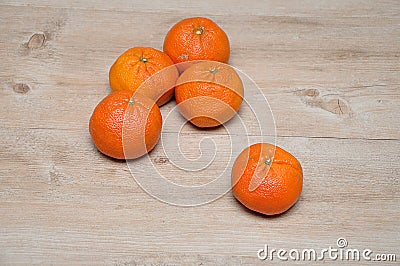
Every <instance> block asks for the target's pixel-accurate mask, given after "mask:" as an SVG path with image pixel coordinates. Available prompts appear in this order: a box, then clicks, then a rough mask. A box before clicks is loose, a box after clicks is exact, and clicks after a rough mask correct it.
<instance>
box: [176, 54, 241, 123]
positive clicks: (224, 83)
mask: <svg viewBox="0 0 400 266" xmlns="http://www.w3.org/2000/svg"><path fill="white" fill-rule="evenodd" d="M175 99H176V103H177V104H178V108H179V111H180V112H181V114H182V115H183V116H184V117H185V118H186V119H188V120H190V122H192V123H193V124H194V125H196V126H198V127H215V126H219V125H221V124H223V123H225V122H226V121H228V120H229V119H231V118H232V117H233V116H234V115H235V114H236V112H237V111H238V110H239V107H240V105H241V103H242V101H243V83H242V80H241V79H240V77H239V75H238V74H237V73H236V71H235V70H234V69H233V68H232V67H231V66H229V65H227V64H223V63H220V62H216V61H201V62H200V63H196V64H194V65H192V66H191V67H189V68H188V69H187V70H186V71H185V72H183V73H182V75H181V76H180V77H179V78H178V81H177V85H176V88H175Z"/></svg>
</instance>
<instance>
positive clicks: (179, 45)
mask: <svg viewBox="0 0 400 266" xmlns="http://www.w3.org/2000/svg"><path fill="white" fill-rule="evenodd" d="M164 52H165V53H167V54H168V55H169V57H171V59H172V61H174V63H175V64H177V63H181V62H186V61H193V60H212V61H219V62H222V63H227V62H228V60H229V55H230V46H229V39H228V36H227V35H226V33H225V32H224V31H223V30H222V29H221V28H220V27H219V26H218V25H217V24H216V23H215V22H213V21H212V20H210V19H208V18H202V17H195V18H187V19H184V20H181V21H179V22H178V23H176V24H175V25H174V26H173V27H172V28H171V29H170V30H169V31H168V33H167V35H166V36H165V39H164ZM178 68H180V70H181V71H182V70H184V69H185V68H187V67H186V66H178Z"/></svg>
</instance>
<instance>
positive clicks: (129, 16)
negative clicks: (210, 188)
mask: <svg viewBox="0 0 400 266" xmlns="http://www.w3.org/2000/svg"><path fill="white" fill-rule="evenodd" d="M191 16H206V17H209V18H212V19H213V20H215V21H216V22H217V23H218V24H219V25H220V26H221V27H222V28H223V29H224V30H225V31H226V32H227V33H228V35H229V38H230V41H231V51H232V54H231V59H230V63H231V64H232V65H234V66H235V67H237V68H239V69H241V70H242V71H243V72H245V73H246V74H248V75H249V76H250V77H251V78H253V79H254V81H255V82H256V83H257V84H258V86H260V88H261V89H262V91H263V93H264V94H265V96H266V97H267V99H268V101H269V103H270V105H271V108H272V111H273V114H274V117H275V120H276V132H277V138H276V143H277V144H278V145H279V146H281V147H282V148H284V149H287V150H288V151H290V152H291V153H292V154H294V155H295V156H296V157H297V158H298V159H299V160H300V162H301V163H302V166H303V169H304V189H303V193H302V195H301V198H300V200H299V202H298V203H297V204H296V205H295V206H294V207H293V208H292V209H291V210H289V211H288V212H287V213H285V214H284V215H281V216H278V217H273V218H268V217H264V216H262V215H257V214H255V213H252V212H250V211H247V210H246V209H245V208H243V207H242V206H241V205H240V204H239V203H238V202H237V201H235V199H234V198H233V197H232V195H231V194H230V193H227V194H226V195H225V196H223V197H222V198H220V199H218V200H216V201H214V202H212V203H209V204H205V205H203V206H199V207H188V208H183V207H176V206H172V205H168V204H165V203H162V202H160V201H158V200H156V199H154V198H153V197H151V196H149V195H148V194H146V193H145V192H144V191H143V190H142V189H141V188H140V187H139V185H138V184H137V183H136V182H135V180H134V179H133V178H132V176H131V174H130V172H129V170H128V167H127V165H126V163H124V162H118V161H115V160H111V159H109V158H106V157H105V156H102V155H101V154H99V152H98V151H97V150H96V149H95V148H94V146H93V144H92V143H91V139H90V135H89V133H88V120H89V117H90V115H91V113H92V111H93V109H94V107H95V106H96V104H97V103H98V102H99V101H100V100H101V99H102V98H103V97H104V96H105V95H106V94H107V93H109V92H110V88H109V85H108V70H109V67H110V66H111V64H112V63H113V62H114V60H115V59H116V58H117V57H118V56H119V55H120V54H121V53H122V52H123V51H125V50H126V49H128V48H129V47H133V46H152V47H155V48H158V49H162V43H163V38H164V36H165V34H166V32H167V31H168V29H169V27H171V26H172V25H173V24H174V23H176V22H177V21H179V20H181V19H182V18H185V17H191ZM399 48H400V2H399V1H397V0H393V1H372V0H371V1H360V0H357V1H344V0H337V1H318V0H309V1H236V0H234V1H215V0H214V1H206V2H205V1H191V2H185V1H161V0H152V1H144V2H136V1H91V0H82V1H46V0H37V1H31V2H28V1H17V0H14V1H13V0H2V1H1V3H0V62H1V68H0V94H1V97H0V112H1V116H0V121H1V128H0V158H1V161H0V264H5V265H7V264H18V263H21V264H108V265H114V264H116V265H142V264H148V265H193V264H197V265H223V264H225V265H238V264H246V265H253V264H255V263H260V264H267V263H271V262H270V261H269V262H267V261H264V262H261V261H259V260H258V259H257V257H256V255H257V254H256V252H257V251H258V250H259V249H260V248H262V247H263V246H264V244H268V245H269V247H270V248H277V249H279V248H284V249H287V250H289V249H291V248H315V249H317V250H321V249H323V248H327V247H328V246H333V247H335V246H336V239H337V238H339V237H345V238H346V239H347V241H348V243H349V246H348V247H349V248H359V249H365V248H369V249H371V250H373V251H374V252H375V253H395V254H397V260H400V257H399V243H400V226H399V220H400V215H399V210H400V196H399V188H400V184H399V174H400V155H399V151H400V123H399V122H400V112H399V108H400V73H399V70H400V67H399V62H400V59H399V56H400V51H399V50H400V49H399ZM173 107H174V103H173V102H171V103H170V104H168V105H166V106H164V107H163V114H166V113H168V111H169V110H171V109H172V108H173ZM177 125H178V124H177ZM178 130H179V128H177V131H176V132H178ZM170 133H174V132H170ZM199 134H201V136H207V134H209V135H210V136H211V137H213V138H214V139H215V142H216V143H224V141H226V138H227V137H228V136H227V133H226V132H225V131H224V129H223V128H219V129H217V130H214V131H209V132H207V131H201V132H200V133H199V131H197V130H196V129H194V128H193V127H184V130H183V131H182V132H181V136H182V139H181V143H180V144H181V145H182V150H183V151H184V152H186V153H187V154H190V153H192V154H196V152H197V153H199V150H198V149H197V147H198V146H197V145H198V139H199ZM151 156H152V158H153V159H154V162H155V163H156V164H157V167H159V168H160V169H161V171H162V170H163V169H164V171H168V169H171V168H172V167H171V165H170V162H169V161H168V158H165V157H163V156H162V149H161V148H160V147H159V146H158V147H157V148H156V149H155V150H154V152H153V153H152V154H151ZM222 157H223V154H222ZM225 163H226V162H225V161H224V160H223V159H221V161H217V162H216V165H214V166H213V167H215V171H217V170H218V169H220V168H223V167H224V166H225ZM200 176H201V175H200ZM174 177H175V179H176V180H175V181H176V182H179V179H180V178H181V179H182V180H187V179H188V178H189V179H190V178H191V179H194V178H195V177H196V175H193V174H188V173H185V172H184V171H177V172H176V174H174ZM204 178H207V177H204ZM208 178H210V176H208ZM189 181H190V180H189ZM192 181H193V180H192ZM195 181H196V180H195ZM197 181H198V180H197ZM200 183H201V182H200ZM272 263H279V260H274V261H273V262H272ZM338 263H339V262H338ZM364 263H366V262H364ZM383 264H384V263H382V265H383ZM391 265H394V264H393V263H392V264H391Z"/></svg>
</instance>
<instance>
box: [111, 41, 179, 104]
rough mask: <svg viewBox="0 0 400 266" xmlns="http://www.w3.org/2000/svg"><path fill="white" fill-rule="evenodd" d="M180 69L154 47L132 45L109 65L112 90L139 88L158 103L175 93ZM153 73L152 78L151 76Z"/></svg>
mask: <svg viewBox="0 0 400 266" xmlns="http://www.w3.org/2000/svg"><path fill="white" fill-rule="evenodd" d="M178 76H179V73H178V70H177V68H176V67H175V66H174V63H173V62H172V60H171V58H169V56H168V55H167V54H165V53H164V52H161V51H159V50H157V49H154V48H151V47H134V48H130V49H129V50H127V51H126V52H124V53H123V54H122V55H120V56H119V57H118V59H117V60H116V61H115V62H114V64H113V65H112V66H111V68H110V72H109V80H110V87H111V89H112V90H113V91H119V90H129V91H132V92H136V91H137V90H138V89H139V90H140V91H139V92H140V93H141V94H143V95H145V96H147V97H149V98H150V99H152V100H154V101H156V102H157V104H158V105H159V106H161V105H163V104H165V103H167V102H168V101H169V100H171V98H172V97H173V96H174V85H175V82H176V80H177V79H178ZM150 77H151V78H150Z"/></svg>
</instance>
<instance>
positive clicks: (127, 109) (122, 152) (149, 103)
mask: <svg viewBox="0 0 400 266" xmlns="http://www.w3.org/2000/svg"><path fill="white" fill-rule="evenodd" d="M161 127H162V117H161V113H160V109H159V108H158V106H157V104H156V103H155V102H154V101H153V100H151V99H150V98H148V97H146V96H143V95H141V94H134V95H133V93H132V92H130V91H115V92H112V93H111V94H109V95H108V96H106V97H105V98H104V99H103V100H102V101H101V102H100V103H99V104H98V105H97V106H96V108H95V109H94V111H93V114H92V116H91V118H90V122H89V131H90V134H91V136H92V139H93V142H94V144H95V145H96V147H97V149H98V150H99V151H101V152H102V153H104V154H105V155H108V156H110V157H112V158H116V159H135V158H138V157H140V156H142V155H144V154H146V153H147V152H149V151H151V150H152V149H153V148H154V146H155V145H156V144H157V142H158V139H159V138H160V134H161Z"/></svg>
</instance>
